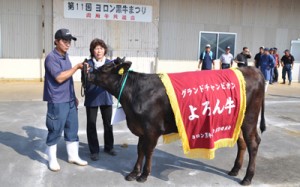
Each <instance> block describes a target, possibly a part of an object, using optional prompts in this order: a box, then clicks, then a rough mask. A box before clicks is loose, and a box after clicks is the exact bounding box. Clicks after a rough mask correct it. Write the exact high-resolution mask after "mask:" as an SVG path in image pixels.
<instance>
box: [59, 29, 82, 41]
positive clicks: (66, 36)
mask: <svg viewBox="0 0 300 187" xmlns="http://www.w3.org/2000/svg"><path fill="white" fill-rule="evenodd" d="M54 38H55V39H63V40H74V41H76V40H77V38H75V37H74V36H72V34H71V33H70V31H69V29H59V30H57V31H56V33H55V36H54Z"/></svg>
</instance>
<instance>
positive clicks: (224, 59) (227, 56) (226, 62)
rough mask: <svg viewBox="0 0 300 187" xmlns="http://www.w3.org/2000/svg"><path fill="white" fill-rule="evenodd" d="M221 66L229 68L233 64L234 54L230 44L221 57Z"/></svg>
mask: <svg viewBox="0 0 300 187" xmlns="http://www.w3.org/2000/svg"><path fill="white" fill-rule="evenodd" d="M220 61H221V68H222V69H228V68H230V67H231V66H232V62H233V55H232V54H231V53H230V46H227V47H226V49H225V53H223V54H222V55H221V57H220Z"/></svg>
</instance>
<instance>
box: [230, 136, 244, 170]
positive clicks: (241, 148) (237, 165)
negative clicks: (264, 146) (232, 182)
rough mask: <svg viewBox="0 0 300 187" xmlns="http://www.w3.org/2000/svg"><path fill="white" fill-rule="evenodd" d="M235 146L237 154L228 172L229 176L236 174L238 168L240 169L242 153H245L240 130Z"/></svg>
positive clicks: (242, 158) (242, 159)
mask: <svg viewBox="0 0 300 187" xmlns="http://www.w3.org/2000/svg"><path fill="white" fill-rule="evenodd" d="M237 147H238V152H237V156H236V159H235V162H234V166H233V168H232V169H231V171H230V172H229V173H228V175H230V176H237V175H238V173H239V170H240V169H241V167H242V165H243V161H244V154H245V151H246V148H247V146H246V143H245V140H244V137H243V133H242V132H241V133H240V136H239V138H238V141H237Z"/></svg>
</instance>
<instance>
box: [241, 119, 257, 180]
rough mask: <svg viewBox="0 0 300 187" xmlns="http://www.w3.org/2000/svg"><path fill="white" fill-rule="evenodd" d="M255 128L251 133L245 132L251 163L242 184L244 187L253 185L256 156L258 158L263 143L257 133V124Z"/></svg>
mask: <svg viewBox="0 0 300 187" xmlns="http://www.w3.org/2000/svg"><path fill="white" fill-rule="evenodd" d="M253 126H254V128H253V130H252V131H250V132H249V131H248V132H247V131H243V135H244V139H245V142H246V144H247V148H248V153H249V163H248V167H247V172H246V175H245V177H244V179H243V180H242V182H241V184H242V185H250V184H251V180H252V178H253V176H254V172H255V160H256V156H257V151H258V146H259V144H260V141H261V139H260V137H259V135H258V133H257V130H256V123H255V125H253Z"/></svg>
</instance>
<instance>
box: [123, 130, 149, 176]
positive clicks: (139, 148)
mask: <svg viewBox="0 0 300 187" xmlns="http://www.w3.org/2000/svg"><path fill="white" fill-rule="evenodd" d="M143 144H144V138H143V137H142V136H141V137H139V142H138V146H137V152H138V158H137V161H136V163H135V166H134V168H133V170H132V172H130V173H129V174H128V175H127V176H126V177H125V179H126V180H127V181H133V180H136V179H137V177H138V176H139V175H140V173H141V168H142V164H143V160H144V156H145V154H144V149H143Z"/></svg>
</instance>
